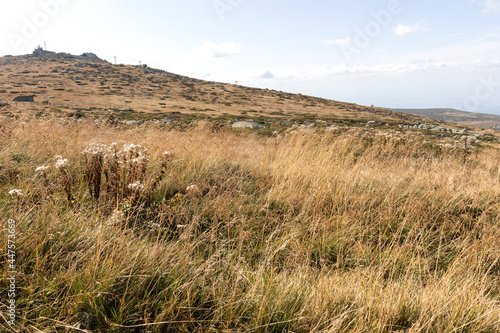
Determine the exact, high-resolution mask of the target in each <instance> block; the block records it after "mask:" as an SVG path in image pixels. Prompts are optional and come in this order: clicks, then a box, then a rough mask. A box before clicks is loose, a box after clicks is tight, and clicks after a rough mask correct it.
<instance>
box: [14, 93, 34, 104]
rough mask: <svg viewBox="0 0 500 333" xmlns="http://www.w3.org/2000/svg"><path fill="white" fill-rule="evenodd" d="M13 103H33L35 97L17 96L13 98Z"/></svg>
mask: <svg viewBox="0 0 500 333" xmlns="http://www.w3.org/2000/svg"><path fill="white" fill-rule="evenodd" d="M14 102H25V103H35V95H31V96H17V97H16V98H14Z"/></svg>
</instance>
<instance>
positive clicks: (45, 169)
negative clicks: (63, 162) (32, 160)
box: [35, 165, 50, 172]
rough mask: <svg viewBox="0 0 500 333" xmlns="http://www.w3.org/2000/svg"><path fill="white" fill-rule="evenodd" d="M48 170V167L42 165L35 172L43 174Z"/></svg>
mask: <svg viewBox="0 0 500 333" xmlns="http://www.w3.org/2000/svg"><path fill="white" fill-rule="evenodd" d="M49 169H50V166H46V165H42V166H39V167H38V168H36V169H35V172H45V171H47V170H49Z"/></svg>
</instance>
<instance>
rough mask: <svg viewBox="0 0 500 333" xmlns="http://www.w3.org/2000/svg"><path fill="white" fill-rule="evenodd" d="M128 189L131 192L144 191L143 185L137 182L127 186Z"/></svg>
mask: <svg viewBox="0 0 500 333" xmlns="http://www.w3.org/2000/svg"><path fill="white" fill-rule="evenodd" d="M128 188H129V189H131V190H133V191H142V190H144V185H142V184H141V182H139V181H137V182H135V183H132V184H128Z"/></svg>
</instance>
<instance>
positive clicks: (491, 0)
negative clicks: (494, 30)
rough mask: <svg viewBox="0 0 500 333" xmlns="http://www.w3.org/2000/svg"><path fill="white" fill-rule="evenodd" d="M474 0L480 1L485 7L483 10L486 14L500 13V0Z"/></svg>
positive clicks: (474, 0)
mask: <svg viewBox="0 0 500 333" xmlns="http://www.w3.org/2000/svg"><path fill="white" fill-rule="evenodd" d="M472 2H480V3H481V5H482V6H483V7H484V8H483V10H482V12H483V13H484V14H488V15H496V14H500V0H472Z"/></svg>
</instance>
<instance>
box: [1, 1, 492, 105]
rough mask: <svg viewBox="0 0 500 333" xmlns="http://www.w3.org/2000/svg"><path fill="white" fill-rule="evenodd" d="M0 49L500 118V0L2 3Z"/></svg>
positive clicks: (315, 94)
mask: <svg viewBox="0 0 500 333" xmlns="http://www.w3.org/2000/svg"><path fill="white" fill-rule="evenodd" d="M0 31H1V35H0V55H8V54H11V55H19V54H27V53H31V52H32V51H33V49H34V48H35V47H36V46H38V45H43V43H44V42H46V43H47V49H48V50H49V51H56V52H68V53H72V54H82V53H84V52H93V53H96V54H97V55H98V56H99V57H101V58H103V59H106V60H108V61H110V62H114V56H116V57H117V61H118V63H124V64H138V63H139V61H142V63H143V64H147V65H149V66H150V67H155V68H161V69H165V70H167V71H170V72H174V73H178V74H182V75H187V76H191V77H196V78H201V79H207V80H213V81H221V82H230V83H234V82H235V81H236V80H237V81H239V84H242V85H249V86H254V87H261V88H271V89H276V90H283V91H289V92H295V93H303V94H309V95H314V96H321V97H325V98H331V99H335V100H341V101H347V102H354V103H359V104H365V105H371V104H374V105H376V106H386V107H409V108H424V107H454V108H459V109H464V110H468V111H476V112H488V113H496V114H500V0H418V1H417V0H370V1H368V0H352V1H338V0H307V1H306V0H175V1H174V0H162V1H159V0H142V1H138V0H22V1H20V0H1V2H0Z"/></svg>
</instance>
